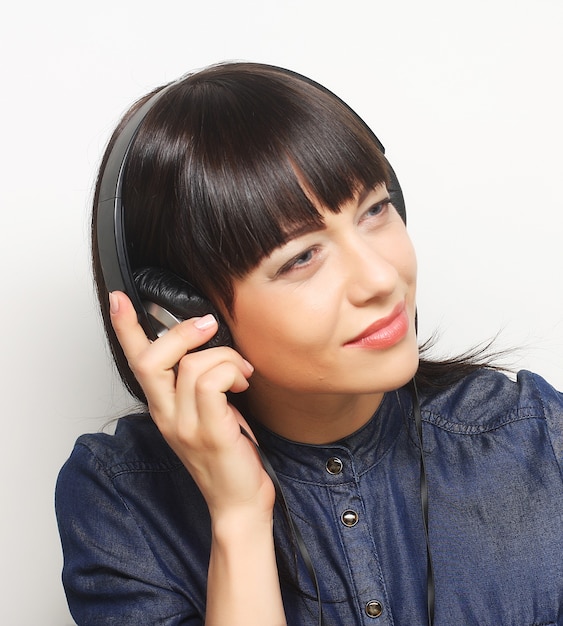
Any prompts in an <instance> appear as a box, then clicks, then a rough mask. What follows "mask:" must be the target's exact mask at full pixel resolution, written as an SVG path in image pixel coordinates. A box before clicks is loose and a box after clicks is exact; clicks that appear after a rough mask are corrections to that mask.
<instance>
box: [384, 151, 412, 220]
mask: <svg viewBox="0 0 563 626" xmlns="http://www.w3.org/2000/svg"><path fill="white" fill-rule="evenodd" d="M385 160H386V161H387V159H385ZM387 167H388V169H389V189H388V190H387V191H389V196H390V197H391V202H392V204H393V206H394V207H395V208H396V209H397V212H398V213H399V215H400V216H401V218H402V220H403V222H405V224H406V223H407V210H406V207H405V198H404V197H403V192H402V190H401V185H400V184H399V180H398V179H397V175H396V174H395V170H393V168H392V167H391V164H390V163H389V161H387Z"/></svg>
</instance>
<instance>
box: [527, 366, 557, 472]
mask: <svg viewBox="0 0 563 626" xmlns="http://www.w3.org/2000/svg"><path fill="white" fill-rule="evenodd" d="M533 381H534V384H535V386H536V389H537V391H538V394H539V396H540V398H541V402H542V404H543V410H544V415H545V419H546V422H547V426H548V432H549V437H550V440H551V446H552V448H553V452H554V454H555V458H556V459H557V463H558V464H559V471H560V472H561V476H562V478H563V393H561V392H560V391H557V390H556V389H554V388H553V387H552V386H551V385H550V384H549V383H547V382H546V381H545V380H544V379H543V378H541V376H537V375H533Z"/></svg>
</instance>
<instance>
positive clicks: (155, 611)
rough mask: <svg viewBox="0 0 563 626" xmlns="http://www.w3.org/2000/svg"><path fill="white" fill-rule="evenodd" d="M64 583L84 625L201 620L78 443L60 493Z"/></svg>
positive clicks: (189, 625) (190, 625)
mask: <svg viewBox="0 0 563 626" xmlns="http://www.w3.org/2000/svg"><path fill="white" fill-rule="evenodd" d="M55 505H56V513H57V522H58V525H59V532H60V536H61V542H62V548H63V557H64V565H63V585H64V588H65V592H66V595H67V601H68V604H69V608H70V611H71V613H72V616H73V618H74V619H75V620H76V622H77V624H78V625H79V626H90V625H92V626H94V625H98V624H100V625H101V624H103V625H104V626H108V625H111V624H119V626H145V625H146V626H149V625H150V626H155V625H156V624H158V625H162V626H176V625H185V626H196V625H201V624H203V622H204V619H203V617H202V615H201V611H198V610H197V609H196V608H195V607H194V606H193V605H191V604H190V602H189V600H188V599H187V598H186V596H184V595H182V594H181V593H180V592H179V591H178V590H175V589H173V588H172V585H171V584H170V583H169V581H168V580H167V579H166V577H165V575H164V573H163V572H162V569H161V568H160V567H159V566H158V561H157V559H156V558H155V556H154V554H153V553H152V551H151V549H150V547H149V545H148V544H147V542H146V541H145V539H144V536H143V533H142V531H141V529H140V528H139V527H138V525H137V523H136V522H135V519H134V517H133V516H132V515H131V513H130V511H129V509H128V507H127V503H126V502H124V501H123V499H122V498H121V496H120V494H119V493H118V491H117V490H116V489H115V486H114V484H113V481H112V480H111V477H110V476H108V474H107V473H106V472H105V470H104V468H103V467H102V466H101V464H100V463H99V461H98V460H97V459H96V457H95V456H94V454H93V453H92V452H91V451H90V450H89V448H88V447H87V446H84V445H81V444H80V443H78V444H77V445H76V446H75V448H74V450H73V452H72V455H71V457H70V458H69V460H68V461H67V462H66V464H65V465H64V466H63V468H62V469H61V472H60V474H59V478H58V481H57V488H56V494H55Z"/></svg>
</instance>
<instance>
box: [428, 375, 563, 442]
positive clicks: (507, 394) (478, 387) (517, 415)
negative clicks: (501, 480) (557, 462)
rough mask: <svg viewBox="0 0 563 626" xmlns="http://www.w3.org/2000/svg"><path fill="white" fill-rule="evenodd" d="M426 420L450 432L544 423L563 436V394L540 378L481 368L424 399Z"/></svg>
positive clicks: (469, 431)
mask: <svg viewBox="0 0 563 626" xmlns="http://www.w3.org/2000/svg"><path fill="white" fill-rule="evenodd" d="M421 408H422V412H423V415H424V417H425V419H426V420H427V421H429V422H431V423H433V424H435V425H436V426H440V427H442V428H445V429H447V430H454V431H463V432H466V433H468V434H470V433H472V432H475V433H477V432H483V431H488V430H492V429H495V428H499V427H501V426H503V425H505V424H508V423H511V422H514V421H518V420H533V419H539V420H544V421H546V422H547V423H548V426H549V427H550V428H555V429H556V430H559V432H560V434H561V436H563V394H562V393H560V392H559V391H557V390H556V389H555V388H554V387H553V386H551V385H550V384H549V383H548V382H547V381H545V380H544V379H543V378H542V377H541V376H539V375H538V374H534V373H532V372H529V371H526V370H522V371H520V372H518V373H517V374H516V375H515V376H509V375H507V374H504V373H502V372H498V371H495V370H492V369H489V368H482V369H478V370H476V371H474V372H473V373H471V374H469V375H468V376H465V377H464V378H462V379H461V380H460V381H458V382H457V383H455V384H453V385H451V386H449V387H448V388H446V389H442V390H436V391H433V392H429V393H426V394H425V395H424V397H423V398H422V406H421Z"/></svg>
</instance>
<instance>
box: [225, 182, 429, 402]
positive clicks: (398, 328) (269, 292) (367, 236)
mask: <svg viewBox="0 0 563 626" xmlns="http://www.w3.org/2000/svg"><path fill="white" fill-rule="evenodd" d="M317 208H318V209H319V211H320V212H321V214H322V216H323V218H324V226H323V227H321V228H318V227H315V228H314V229H313V230H311V229H307V230H303V231H298V232H295V233H293V234H292V236H291V238H290V239H289V241H288V242H287V243H286V244H284V245H283V246H282V247H280V248H277V249H275V250H274V251H273V252H272V253H271V255H270V256H268V257H267V258H265V259H264V260H263V261H262V262H261V263H260V265H259V266H258V267H256V268H255V269H254V270H253V271H252V272H250V274H248V275H247V276H245V277H244V278H243V279H240V280H236V281H235V285H234V286H235V300H234V309H233V312H234V315H233V318H232V319H229V326H230V328H231V331H232V334H233V338H234V341H235V344H236V346H237V349H238V350H239V351H240V353H241V354H242V355H243V356H244V357H245V358H246V359H247V360H248V361H250V362H251V363H252V365H253V366H254V368H255V372H254V375H253V377H252V379H251V381H250V384H251V391H252V388H253V387H254V388H256V389H257V390H260V389H261V390H264V391H265V392H266V393H267V392H268V390H269V391H270V392H272V393H275V394H276V395H275V396H274V397H279V394H280V393H282V394H283V393H289V394H292V393H299V394H302V393H311V394H373V393H380V392H384V391H389V390H391V389H396V388H397V387H399V386H401V385H403V384H404V383H406V382H407V381H408V380H409V379H410V378H411V377H412V376H413V374H414V372H415V371H416V367H417V364H418V348H417V341H416V334H415V327H414V315H415V290H416V258H415V254H414V250H413V247H412V244H411V241H410V239H409V237H408V235H407V231H406V228H405V225H404V223H403V221H402V220H401V218H400V216H399V215H398V213H397V212H396V210H395V209H394V207H393V206H392V205H391V204H390V200H389V195H388V192H387V189H386V187H385V186H384V185H381V186H379V187H377V188H375V189H369V190H366V191H365V192H364V193H361V194H358V196H357V197H356V198H355V199H354V200H352V201H349V202H347V203H346V204H344V205H343V206H342V210H341V212H340V213H338V214H334V213H331V212H330V211H328V210H323V207H322V206H318V207H317Z"/></svg>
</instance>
